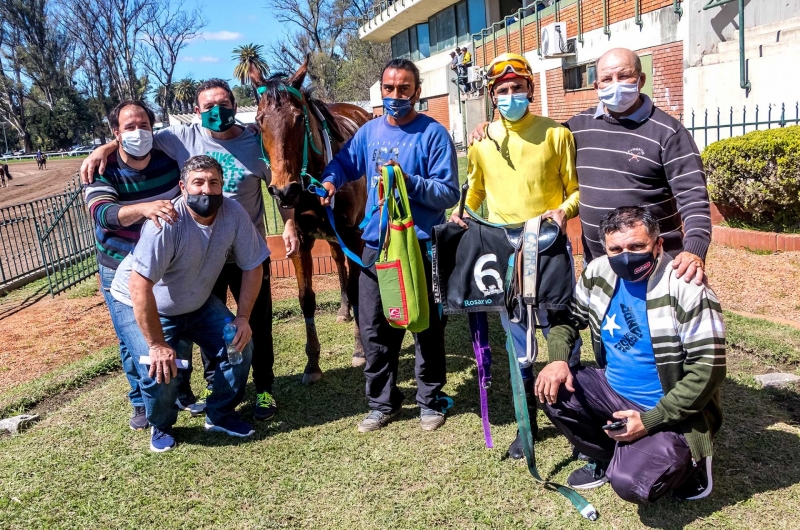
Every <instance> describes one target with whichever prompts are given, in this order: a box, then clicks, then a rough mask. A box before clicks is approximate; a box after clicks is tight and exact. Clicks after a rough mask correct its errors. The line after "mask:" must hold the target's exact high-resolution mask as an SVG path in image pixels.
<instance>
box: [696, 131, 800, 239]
mask: <svg viewBox="0 0 800 530" xmlns="http://www.w3.org/2000/svg"><path fill="white" fill-rule="evenodd" d="M703 163H704V165H705V170H706V175H707V176H708V188H709V192H710V196H711V200H712V201H714V202H715V203H717V204H719V205H721V206H725V207H729V208H734V209H739V210H741V211H742V212H744V214H745V218H749V219H751V220H753V221H755V222H757V223H770V224H773V225H774V226H783V227H792V226H798V225H800V126H792V127H785V128H782V129H769V130H766V131H754V132H751V133H747V134H745V135H744V136H739V137H736V138H728V139H725V140H720V141H719V142H715V143H713V144H711V145H709V146H708V147H707V148H706V150H705V151H704V152H703Z"/></svg>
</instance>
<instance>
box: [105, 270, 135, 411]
mask: <svg viewBox="0 0 800 530" xmlns="http://www.w3.org/2000/svg"><path fill="white" fill-rule="evenodd" d="M97 268H98V269H99V275H100V292H101V293H103V299H105V301H106V306H108V312H109V313H111V324H112V325H113V326H114V332H115V333H116V334H117V339H119V358H120V360H121V361H122V371H123V372H125V377H126V378H127V379H128V384H129V385H130V387H131V390H130V392H128V399H130V401H131V405H133V406H134V407H144V400H143V399H142V392H141V390H140V389H139V371H138V370H137V369H136V365H134V364H133V359H132V358H131V354H130V351H129V350H128V347H127V346H126V345H125V341H123V340H122V333H120V329H119V324H118V323H117V318H116V313H115V311H114V298H113V297H112V296H111V282H113V281H114V274H116V272H117V271H116V269H112V268H110V267H106V266H105V265H102V264H99V263H98V265H97Z"/></svg>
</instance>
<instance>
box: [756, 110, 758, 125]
mask: <svg viewBox="0 0 800 530" xmlns="http://www.w3.org/2000/svg"><path fill="white" fill-rule="evenodd" d="M756 130H758V104H756Z"/></svg>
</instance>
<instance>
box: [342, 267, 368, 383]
mask: <svg viewBox="0 0 800 530" xmlns="http://www.w3.org/2000/svg"><path fill="white" fill-rule="evenodd" d="M347 264H348V265H349V266H350V275H349V276H348V277H347V298H348V299H349V300H353V301H354V303H353V316H354V317H355V318H354V319H353V338H354V339H355V345H354V347H353V359H352V361H351V364H352V365H353V366H354V367H356V368H362V367H364V365H366V364H367V358H366V357H365V356H364V346H363V345H362V344H361V330H360V329H359V327H358V276H359V275H360V274H361V266H360V265H359V264H358V263H355V262H353V260H350V259H348V260H347Z"/></svg>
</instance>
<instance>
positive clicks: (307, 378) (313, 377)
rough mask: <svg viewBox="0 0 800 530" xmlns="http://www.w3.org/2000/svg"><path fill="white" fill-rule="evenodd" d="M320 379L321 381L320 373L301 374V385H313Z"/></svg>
mask: <svg viewBox="0 0 800 530" xmlns="http://www.w3.org/2000/svg"><path fill="white" fill-rule="evenodd" d="M320 379H322V371H318V372H311V373H305V374H303V384H304V385H313V384H314V383H316V382H317V381H319V380H320Z"/></svg>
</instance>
